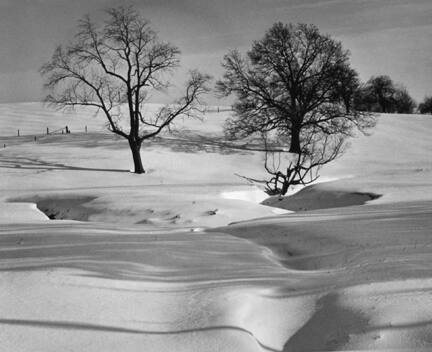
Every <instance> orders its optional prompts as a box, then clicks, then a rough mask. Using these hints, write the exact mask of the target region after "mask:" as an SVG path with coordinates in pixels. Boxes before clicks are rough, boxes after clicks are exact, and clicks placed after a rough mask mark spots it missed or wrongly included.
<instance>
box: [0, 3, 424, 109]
mask: <svg viewBox="0 0 432 352" xmlns="http://www.w3.org/2000/svg"><path fill="white" fill-rule="evenodd" d="M121 3H123V4H135V6H136V8H138V9H139V10H140V11H141V12H142V14H143V15H144V17H146V18H147V19H149V20H150V21H151V23H152V24H153V26H154V28H155V29H156V30H157V31H158V32H159V35H160V37H161V38H162V39H165V40H169V41H171V42H172V43H174V44H176V45H178V46H179V47H180V49H181V50H182V68H181V69H180V71H179V74H178V75H176V76H174V84H175V85H177V86H181V82H182V80H183V79H184V72H186V71H187V69H191V68H199V69H201V70H202V71H205V72H207V73H210V74H212V75H213V76H214V77H215V78H218V77H219V76H220V75H221V74H222V69H221V67H220V63H221V61H222V58H223V55H224V54H225V53H226V52H227V51H228V50H229V49H234V48H238V49H240V50H241V51H246V50H248V49H249V48H250V46H251V43H252V41H253V40H255V39H260V38H261V37H262V36H263V35H264V32H265V31H266V30H267V29H268V28H269V27H270V26H271V25H272V24H273V23H274V22H276V21H282V22H286V23H288V22H294V23H298V22H303V23H314V24H316V25H317V26H318V27H319V28H320V30H321V31H322V32H325V33H329V34H331V35H332V36H333V37H335V38H337V39H339V40H341V41H342V42H343V45H344V47H345V48H346V49H349V50H350V51H351V62H352V66H353V67H354V68H355V69H357V71H358V72H359V73H360V77H361V78H362V79H363V80H367V79H368V78H369V77H370V76H371V75H375V74H388V75H390V76H391V77H392V78H393V80H394V81H396V82H401V83H403V84H404V85H405V86H406V87H407V88H408V90H409V92H410V93H411V95H412V96H413V97H414V98H415V99H416V100H417V101H419V100H422V99H423V97H424V96H425V95H432V40H431V38H432V0H405V1H402V0H212V1H210V0H165V1H164V0H135V1H134V0H130V1H124V2H121V1H119V0H114V1H112V0H73V1H71V0H0V48H1V49H0V102H17V101H38V100H40V99H41V97H42V95H43V91H42V88H41V87H42V80H41V78H40V76H39V73H38V69H39V67H40V66H41V65H42V64H43V63H44V62H45V61H47V60H48V59H49V58H50V56H51V54H52V52H53V50H54V47H55V46H56V45H57V44H61V43H64V42H67V40H68V39H70V38H71V37H72V36H73V34H74V33H75V29H76V23H77V20H78V19H80V18H81V17H82V16H83V15H85V14H87V13H88V14H90V15H92V16H95V18H98V17H100V16H101V15H102V11H101V10H103V9H104V8H106V7H110V6H115V5H118V4H121ZM207 100H208V101H209V102H211V103H212V102H215V101H216V100H215V99H214V98H210V99H207Z"/></svg>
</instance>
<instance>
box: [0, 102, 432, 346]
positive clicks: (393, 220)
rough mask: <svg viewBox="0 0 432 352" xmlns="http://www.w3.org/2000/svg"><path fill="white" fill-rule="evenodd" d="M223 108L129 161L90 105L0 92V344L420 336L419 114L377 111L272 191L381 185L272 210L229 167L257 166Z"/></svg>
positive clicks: (332, 191) (292, 341) (423, 169)
mask: <svg viewBox="0 0 432 352" xmlns="http://www.w3.org/2000/svg"><path fill="white" fill-rule="evenodd" d="M228 114H229V113H228V112H223V113H215V112H211V113H207V114H206V115H205V116H204V120H203V121H202V122H200V121H196V120H194V121H184V122H181V123H179V125H178V126H177V127H178V131H176V132H175V133H173V134H170V135H164V136H162V137H161V138H158V139H157V140H154V141H151V142H149V143H147V144H145V145H144V146H143V150H142V156H143V162H144V167H145V168H146V169H147V171H148V172H147V173H146V174H145V175H139V176H138V175H135V174H132V173H130V172H129V171H128V170H129V169H130V168H131V166H132V165H131V157H130V155H129V151H128V148H127V144H126V143H125V142H123V141H122V140H119V139H117V138H115V137H113V136H111V135H109V134H107V133H104V132H103V130H104V129H103V126H104V121H103V120H102V119H100V118H99V117H96V116H93V114H92V113H91V112H90V111H80V112H78V113H69V114H66V115H64V114H61V113H59V112H54V111H52V110H48V109H46V108H44V107H43V106H42V105H40V104H38V103H27V104H3V105H0V136H2V137H0V143H1V144H0V146H1V147H2V149H1V150H0V179H1V180H2V182H1V184H0V187H1V198H0V270H1V271H0V341H1V346H2V347H1V350H2V351H3V350H4V351H41V352H42V351H43V352H46V351H63V350H65V351H155V352H159V351H161V352H163V351H170V352H171V351H247V352H253V351H285V352H288V351H323V350H325V351H352V350H406V351H413V350H415V351H421V350H424V351H427V350H431V349H432V275H431V269H432V231H431V229H432V156H431V152H432V138H431V137H430V136H431V135H432V119H431V118H430V116H429V117H427V116H415V115H383V116H381V117H380V118H379V123H378V125H377V127H376V129H375V130H374V131H373V133H372V136H370V137H365V136H359V137H358V138H355V139H353V140H352V141H351V144H352V145H351V148H350V149H349V150H348V151H347V152H346V154H345V155H344V156H343V157H341V158H340V159H338V160H337V161H335V162H334V163H333V164H330V165H328V166H327V167H326V168H325V169H323V171H322V180H333V181H331V182H325V183H320V184H317V185H314V186H312V187H310V188H307V189H305V190H303V191H300V192H299V193H297V194H296V195H295V198H293V199H295V202H294V201H291V203H290V204H289V203H287V204H288V205H287V204H285V205H284V206H285V207H288V208H290V207H292V208H291V209H294V208H295V209H316V208H329V207H332V206H335V205H349V204H355V203H356V202H358V198H359V197H358V196H359V193H373V194H376V195H381V197H380V198H378V199H375V200H373V201H370V202H368V203H367V204H366V205H351V206H346V207H341V208H333V209H317V210H311V211H308V212H298V213H289V212H286V214H281V213H284V212H285V211H284V210H282V209H276V208H272V207H267V206H264V205H260V204H259V202H260V201H261V200H263V199H264V197H265V195H264V194H263V192H262V191H261V190H259V189H258V188H256V187H253V186H251V185H247V184H245V183H244V180H243V179H241V178H239V177H237V176H236V175H235V174H236V173H237V174H242V175H247V176H251V177H256V178H258V177H260V176H265V173H264V171H263V168H262V157H263V156H262V155H261V153H260V152H259V151H257V149H259V146H257V145H255V144H253V143H250V144H247V145H245V144H242V143H237V144H235V143H232V142H228V141H226V140H224V139H223V137H222V124H223V121H224V119H225V118H226V117H227V115H228ZM66 125H67V126H69V128H70V130H71V131H72V133H71V134H68V135H61V134H55V135H49V136H46V135H44V133H45V131H46V127H49V129H50V131H54V130H59V129H61V128H62V127H64V126H66ZM85 126H87V128H88V133H87V134H85V133H84V130H85ZM17 129H20V134H21V136H20V137H17V136H16V134H17ZM35 136H36V140H35V139H34V137H35ZM5 144H6V147H5V148H3V146H4V145H5ZM340 198H343V199H342V200H341V199H340ZM339 201H340V202H339ZM288 202H289V201H288ZM35 203H38V204H39V207H40V208H43V207H45V211H46V212H47V213H49V214H50V215H52V216H55V217H56V218H65V219H75V220H49V219H48V218H47V216H46V215H44V214H43V213H42V212H40V211H39V210H38V209H37V208H36V206H35ZM293 203H294V206H293ZM258 218H260V219H258ZM251 219H255V220H251ZM76 220H88V221H76ZM232 222H235V224H232V225H228V224H230V223H232Z"/></svg>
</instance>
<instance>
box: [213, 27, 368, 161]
mask: <svg viewBox="0 0 432 352" xmlns="http://www.w3.org/2000/svg"><path fill="white" fill-rule="evenodd" d="M348 59H349V55H348V52H347V51H344V50H343V49H342V45H341V43H339V42H337V41H335V40H333V39H332V38H331V37H329V36H328V35H322V34H320V33H319V30H318V28H317V27H315V26H313V25H305V24H299V25H297V26H294V25H291V24H290V25H285V24H282V23H276V24H274V25H273V26H272V27H271V28H270V29H269V30H268V31H267V33H266V34H265V36H264V38H263V39H261V40H259V41H255V42H254V44H253V46H252V49H251V50H250V51H249V52H248V53H247V57H243V56H242V55H241V54H240V53H239V52H238V51H232V52H230V53H229V54H227V55H226V56H225V58H224V63H223V67H224V68H225V74H224V77H223V79H222V80H220V81H218V83H217V89H218V90H219V92H220V93H221V94H222V95H224V96H228V95H230V94H235V95H236V97H237V99H236V102H235V104H234V112H235V117H234V118H233V119H231V120H230V122H229V124H228V126H227V130H228V132H229V133H230V134H231V135H233V136H245V135H249V134H252V133H255V132H259V133H262V132H265V131H271V130H279V131H283V132H284V133H285V134H286V135H288V136H289V137H290V142H289V143H290V148H289V149H290V152H292V153H297V154H299V153H301V152H302V146H301V140H300V136H301V134H302V133H303V132H304V131H308V130H316V129H318V130H320V131H322V132H323V133H325V134H328V135H330V134H340V133H342V134H345V135H347V134H350V132H351V130H352V128H353V127H358V128H359V129H361V130H364V129H367V128H369V127H371V126H373V125H374V122H375V121H374V118H373V116H372V115H370V114H367V113H362V112H359V111H356V110H354V109H351V106H350V104H349V103H345V102H347V101H348V100H351V99H352V95H353V94H352V93H350V91H348V90H347V89H341V84H342V85H343V86H344V88H348V87H349V86H352V87H355V86H356V85H357V84H358V82H357V75H356V74H355V71H353V69H352V68H350V66H349V60H348ZM347 105H348V107H347Z"/></svg>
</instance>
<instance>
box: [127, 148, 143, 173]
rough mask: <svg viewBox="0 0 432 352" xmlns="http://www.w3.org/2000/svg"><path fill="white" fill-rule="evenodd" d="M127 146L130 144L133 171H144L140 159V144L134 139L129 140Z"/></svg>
mask: <svg viewBox="0 0 432 352" xmlns="http://www.w3.org/2000/svg"><path fill="white" fill-rule="evenodd" d="M129 146H130V149H131V152H132V158H133V162H134V173H136V174H143V173H145V170H144V168H143V165H142V161H141V154H140V150H141V144H140V143H137V142H135V141H129Z"/></svg>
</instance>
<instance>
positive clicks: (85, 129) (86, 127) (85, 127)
mask: <svg viewBox="0 0 432 352" xmlns="http://www.w3.org/2000/svg"><path fill="white" fill-rule="evenodd" d="M85 133H87V125H86V126H85Z"/></svg>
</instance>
